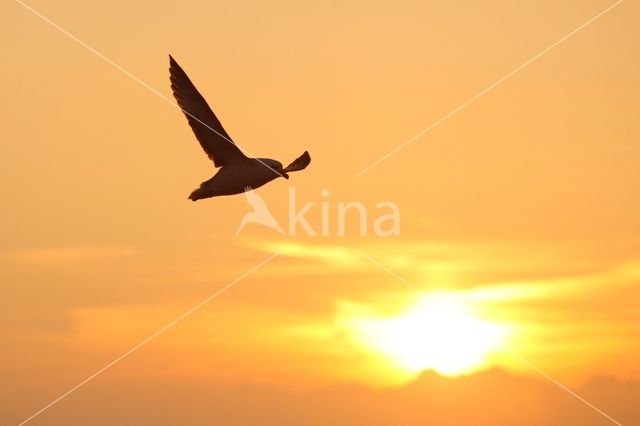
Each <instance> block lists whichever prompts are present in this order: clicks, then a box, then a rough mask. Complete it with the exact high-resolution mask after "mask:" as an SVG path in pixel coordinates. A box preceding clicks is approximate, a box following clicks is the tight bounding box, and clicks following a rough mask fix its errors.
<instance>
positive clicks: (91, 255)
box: [5, 246, 137, 265]
mask: <svg viewBox="0 0 640 426" xmlns="http://www.w3.org/2000/svg"><path fill="white" fill-rule="evenodd" d="M135 254H137V250H136V249H134V248H133V247H127V246H69V247H48V248H38V249H25V250H16V251H13V252H9V253H7V254H6V255H5V258H6V259H7V260H10V261H13V262H21V263H32V264H46V265H55V264H62V263H73V262H83V261H95V260H105V259H117V258H123V257H131V256H134V255H135Z"/></svg>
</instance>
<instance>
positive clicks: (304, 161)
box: [284, 151, 311, 173]
mask: <svg viewBox="0 0 640 426" xmlns="http://www.w3.org/2000/svg"><path fill="white" fill-rule="evenodd" d="M309 163H311V156H310V155H309V152H307V151H305V152H304V154H302V155H301V156H300V157H298V158H296V159H295V160H294V161H293V163H291V164H289V165H288V166H287V167H285V168H284V172H285V173H289V172H296V171H298V170H304V169H306V168H307V166H308V165H309Z"/></svg>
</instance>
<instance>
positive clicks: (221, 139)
mask: <svg viewBox="0 0 640 426" xmlns="http://www.w3.org/2000/svg"><path fill="white" fill-rule="evenodd" d="M169 73H170V80H171V89H172V90H173V97H174V98H176V101H177V102H178V106H179V107H180V108H181V109H182V112H184V115H185V116H186V117H187V120H188V121H189V125H190V126H191V129H192V130H193V133H195V135H196V138H198V141H199V142H200V145H201V146H202V149H204V152H206V153H207V156H208V157H209V158H210V159H211V160H212V161H213V164H214V165H215V166H216V167H221V166H224V165H225V164H227V163H229V162H230V161H234V160H237V159H243V158H246V157H245V155H244V154H243V153H242V151H240V149H239V148H238V147H237V146H236V144H235V143H233V141H232V140H231V137H230V136H229V134H228V133H227V132H226V131H225V130H224V128H223V127H222V124H221V123H220V121H219V120H218V118H217V117H216V116H215V114H214V113H213V111H212V110H211V108H209V105H207V101H205V100H204V98H203V97H202V95H201V94H200V93H199V92H198V89H196V86H194V85H193V83H192V82H191V80H189V77H188V76H187V73H185V72H184V70H183V69H182V68H181V67H180V65H178V63H177V62H176V61H175V59H173V58H172V57H171V55H169Z"/></svg>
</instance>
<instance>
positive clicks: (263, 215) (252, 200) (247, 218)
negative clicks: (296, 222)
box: [236, 186, 284, 235]
mask: <svg viewBox="0 0 640 426" xmlns="http://www.w3.org/2000/svg"><path fill="white" fill-rule="evenodd" d="M244 196H245V198H246V199H247V203H249V205H250V206H251V207H253V211H251V212H249V213H247V214H245V215H244V216H243V217H242V221H240V226H239V227H238V230H237V231H236V235H238V234H240V231H242V228H244V226H245V225H246V224H248V223H257V224H259V225H263V226H266V227H267V228H272V229H275V230H276V231H278V232H279V233H281V234H284V231H283V230H282V228H280V225H278V222H277V221H276V219H275V218H274V217H273V215H272V214H271V212H270V211H269V208H268V207H267V205H266V203H265V202H264V200H263V199H262V197H260V196H259V195H258V194H257V193H256V192H254V191H253V190H252V188H251V187H250V186H248V187H246V188H245V189H244Z"/></svg>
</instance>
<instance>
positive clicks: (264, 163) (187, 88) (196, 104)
mask: <svg viewBox="0 0 640 426" xmlns="http://www.w3.org/2000/svg"><path fill="white" fill-rule="evenodd" d="M169 74H170V80H171V90H173V96H174V98H176V101H177V102H178V106H179V107H180V108H181V109H182V112H184V115H185V116H186V117H187V121H188V122H189V125H190V126H191V129H192V130H193V133H195V135H196V138H197V139H198V142H200V146H202V149H204V152H205V153H206V154H207V156H208V157H209V158H210V159H211V161H213V164H214V166H215V167H220V170H219V171H218V173H216V174H215V175H214V176H213V177H212V178H211V179H209V180H207V181H205V182H202V183H201V184H200V187H199V188H197V189H196V190H194V191H193V192H192V193H191V195H189V199H190V200H193V201H197V200H200V199H203V198H210V197H216V196H219V195H233V194H241V193H243V192H245V188H247V187H251V188H253V189H255V188H259V187H261V186H262V185H264V184H266V183H268V182H271V181H272V180H274V179H276V178H278V177H283V178H285V179H289V173H290V172H295V171H298V170H304V169H305V168H307V166H308V165H309V163H310V162H311V157H310V156H309V153H308V152H307V151H305V152H304V153H303V154H302V155H301V156H300V157H298V158H297V159H295V160H294V161H293V162H292V163H291V164H289V165H288V166H287V167H283V166H282V163H280V162H279V161H276V160H272V159H271V158H250V157H247V156H246V155H244V154H243V153H242V151H240V148H238V146H237V145H236V144H235V143H234V142H233V140H232V139H231V137H230V136H229V134H228V133H227V132H226V130H224V128H223V127H222V124H221V123H220V121H219V120H218V118H217V117H216V116H215V114H214V113H213V110H211V108H210V107H209V105H208V104H207V101H205V100H204V97H202V95H201V94H200V92H198V89H196V86H194V85H193V83H192V82H191V80H190V79H189V77H188V76H187V74H186V73H185V72H184V70H183V69H182V68H181V67H180V65H178V63H177V62H176V61H175V59H173V57H171V55H169Z"/></svg>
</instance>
